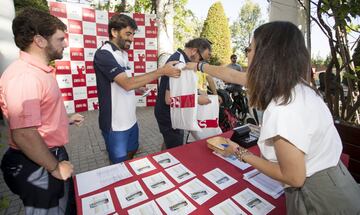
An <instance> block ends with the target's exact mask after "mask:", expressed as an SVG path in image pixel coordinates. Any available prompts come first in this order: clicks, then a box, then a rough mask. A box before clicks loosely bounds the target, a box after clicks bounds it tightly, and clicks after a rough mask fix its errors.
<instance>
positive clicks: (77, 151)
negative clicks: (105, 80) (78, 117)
mask: <svg viewBox="0 0 360 215" xmlns="http://www.w3.org/2000/svg"><path fill="white" fill-rule="evenodd" d="M82 114H83V115H84V116H85V120H86V121H85V123H84V125H83V126H81V127H76V126H70V133H69V134H70V144H68V145H67V146H66V149H67V151H68V153H69V156H70V161H71V162H72V164H73V165H74V168H75V174H77V173H81V172H85V171H89V170H93V169H96V168H99V167H103V166H107V165H109V159H108V156H107V152H106V149H105V144H104V140H103V138H102V136H101V132H100V130H99V127H98V111H89V112H84V113H82ZM137 117H138V123H139V128H140V140H139V141H140V150H139V151H138V153H137V154H136V155H135V157H141V156H144V155H147V154H151V153H155V152H158V151H160V149H161V145H162V142H163V139H162V136H161V134H160V132H159V128H158V126H157V123H156V120H155V117H154V108H153V107H139V108H137ZM6 129H7V128H6V127H5V126H4V125H0V131H1V140H0V141H1V142H0V146H2V147H1V148H0V158H2V156H3V154H4V152H5V151H6V148H7V147H6V142H7V134H6ZM4 144H5V146H4ZM1 196H4V197H5V198H6V199H7V200H9V203H10V205H9V207H8V208H7V209H3V210H1V209H0V215H5V214H6V215H13V214H14V215H15V214H16V215H17V214H24V210H23V206H22V203H21V200H20V199H19V198H18V197H17V196H16V195H13V194H12V193H11V192H10V190H9V189H8V188H7V186H6V184H5V182H4V179H3V177H2V173H1V171H0V197H1Z"/></svg>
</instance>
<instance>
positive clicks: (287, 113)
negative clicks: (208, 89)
mask: <svg viewBox="0 0 360 215" xmlns="http://www.w3.org/2000/svg"><path fill="white" fill-rule="evenodd" d="M247 50H248V53H247V56H248V63H249V68H248V72H247V74H245V73H239V72H237V71H235V70H231V69H229V68H224V67H218V66H211V65H208V64H206V63H198V64H188V65H187V67H188V68H193V69H195V67H197V69H200V70H201V71H203V72H206V73H208V74H210V75H212V76H214V77H217V78H220V79H223V80H225V81H227V82H231V83H237V84H241V85H245V86H246V87H247V88H248V95H249V104H250V106H252V107H254V108H257V109H259V110H263V111H264V115H263V122H262V126H261V131H260V137H259V141H258V146H259V148H260V151H261V154H262V156H261V157H258V156H255V155H253V154H252V153H251V152H249V151H248V150H246V149H245V148H242V147H240V146H238V145H237V144H235V143H234V142H231V141H230V140H228V143H229V147H227V148H226V153H225V154H226V155H231V154H234V155H236V156H237V158H238V159H239V160H241V161H244V162H247V163H249V164H251V165H252V166H253V167H254V168H256V169H258V170H259V171H261V172H262V173H264V174H266V175H268V176H269V177H271V178H273V179H276V180H278V181H280V182H282V183H283V184H284V186H285V195H286V206H287V214H359V213H360V204H359V200H360V188H359V186H358V185H357V184H356V182H355V180H354V179H353V177H352V176H351V175H350V174H349V172H348V170H347V169H346V167H345V166H344V165H343V164H342V162H341V161H340V155H341V152H342V143H341V139H340V137H339V134H338V132H337V130H336V128H335V126H334V123H333V118H332V116H331V113H330V111H329V109H328V108H327V106H326V104H325V103H324V102H323V100H322V98H321V96H320V95H319V93H318V92H317V91H316V89H314V88H312V87H311V86H310V84H309V83H310V56H309V53H308V51H307V49H306V47H305V42H304V38H303V35H302V33H301V31H300V30H299V29H298V28H297V27H296V26H295V25H294V24H292V23H289V22H270V23H267V24H264V25H262V26H260V27H259V28H257V29H256V30H255V32H254V37H253V39H252V42H251V45H250V47H249V48H248V49H247Z"/></svg>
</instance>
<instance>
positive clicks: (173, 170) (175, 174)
mask: <svg viewBox="0 0 360 215" xmlns="http://www.w3.org/2000/svg"><path fill="white" fill-rule="evenodd" d="M165 171H166V172H167V173H168V174H169V175H170V176H171V177H172V178H173V179H174V180H175V181H176V182H177V183H181V182H183V181H186V180H188V179H190V178H192V177H195V174H194V173H193V172H191V171H190V170H189V169H188V168H186V167H185V166H184V165H182V164H181V163H180V164H177V165H175V166H172V167H169V168H167V169H165Z"/></svg>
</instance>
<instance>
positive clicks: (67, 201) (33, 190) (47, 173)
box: [0, 8, 84, 214]
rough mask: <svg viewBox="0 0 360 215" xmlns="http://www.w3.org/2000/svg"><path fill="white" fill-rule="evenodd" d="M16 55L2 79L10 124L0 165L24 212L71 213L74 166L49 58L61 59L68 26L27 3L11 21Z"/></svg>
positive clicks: (1, 98) (77, 119)
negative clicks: (16, 48)
mask: <svg viewBox="0 0 360 215" xmlns="http://www.w3.org/2000/svg"><path fill="white" fill-rule="evenodd" d="M12 29H13V34H14V40H15V43H16V45H17V46H18V47H19V48H20V50H21V51H20V57H19V59H18V60H16V61H14V62H13V63H12V64H11V65H9V66H8V67H7V68H6V70H5V71H4V73H3V74H2V76H1V79H0V105H1V109H2V111H3V113H4V116H5V118H6V120H7V122H8V125H9V146H10V147H9V149H8V150H7V152H6V153H5V155H4V157H3V159H2V162H1V170H2V172H3V175H4V179H5V182H6V184H7V185H8V187H9V188H10V190H11V191H12V192H13V193H15V194H17V195H19V197H20V198H21V200H22V201H23V203H24V207H25V214H75V213H76V211H75V210H73V209H75V207H74V206H75V204H74V196H73V184H72V181H71V174H72V173H73V165H72V164H71V163H70V162H69V161H68V160H69V158H68V154H67V152H66V150H65V148H64V145H65V144H67V143H68V126H69V124H73V123H75V124H77V125H80V124H81V123H82V122H83V120H84V117H83V116H81V115H80V114H75V115H73V116H71V117H70V119H69V118H68V117H67V114H66V111H65V107H64V103H63V100H62V97H61V92H60V89H59V87H58V84H57V82H56V79H55V70H54V68H52V67H50V66H48V64H49V62H50V61H52V60H56V59H61V58H62V54H63V51H64V48H65V47H66V46H67V43H66V41H65V31H66V26H65V25H64V23H62V22H61V21H60V20H59V19H58V18H56V17H54V16H52V15H50V14H49V13H46V12H43V11H39V10H36V9H31V8H27V9H24V10H23V11H21V12H20V13H19V14H18V16H17V17H15V19H14V20H13V23H12Z"/></svg>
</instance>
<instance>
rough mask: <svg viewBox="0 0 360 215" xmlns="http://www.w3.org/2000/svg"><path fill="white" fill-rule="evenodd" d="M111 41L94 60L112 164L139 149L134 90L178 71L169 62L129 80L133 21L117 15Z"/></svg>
mask: <svg viewBox="0 0 360 215" xmlns="http://www.w3.org/2000/svg"><path fill="white" fill-rule="evenodd" d="M108 29H109V38H110V41H107V42H105V44H104V45H103V46H102V47H100V48H99V49H98V50H97V51H96V53H95V57H94V68H95V74H96V82H97V90H98V97H99V105H100V108H99V109H100V111H99V125H100V129H101V131H102V135H103V137H104V139H105V144H106V149H107V151H108V153H109V158H110V160H111V162H112V163H119V162H122V161H125V160H127V159H131V158H132V157H133V156H134V154H135V153H136V151H137V149H138V147H139V141H138V139H139V128H138V125H137V122H136V97H135V93H134V89H137V88H140V87H142V86H144V85H145V84H147V83H150V82H152V81H153V80H155V79H157V78H159V77H160V76H163V75H165V76H170V77H179V76H180V71H179V70H178V69H176V68H175V67H173V64H174V63H175V62H170V63H168V64H166V65H165V66H164V67H162V68H159V69H158V70H156V71H153V72H149V73H146V74H144V75H140V76H135V77H132V70H131V68H130V66H129V60H128V54H127V52H126V51H127V50H128V49H129V48H130V45H131V43H132V42H133V40H134V34H135V31H136V30H137V25H136V23H135V21H134V20H133V19H132V18H131V17H129V16H127V15H124V14H116V15H114V16H112V17H111V19H110V21H109V26H108Z"/></svg>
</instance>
